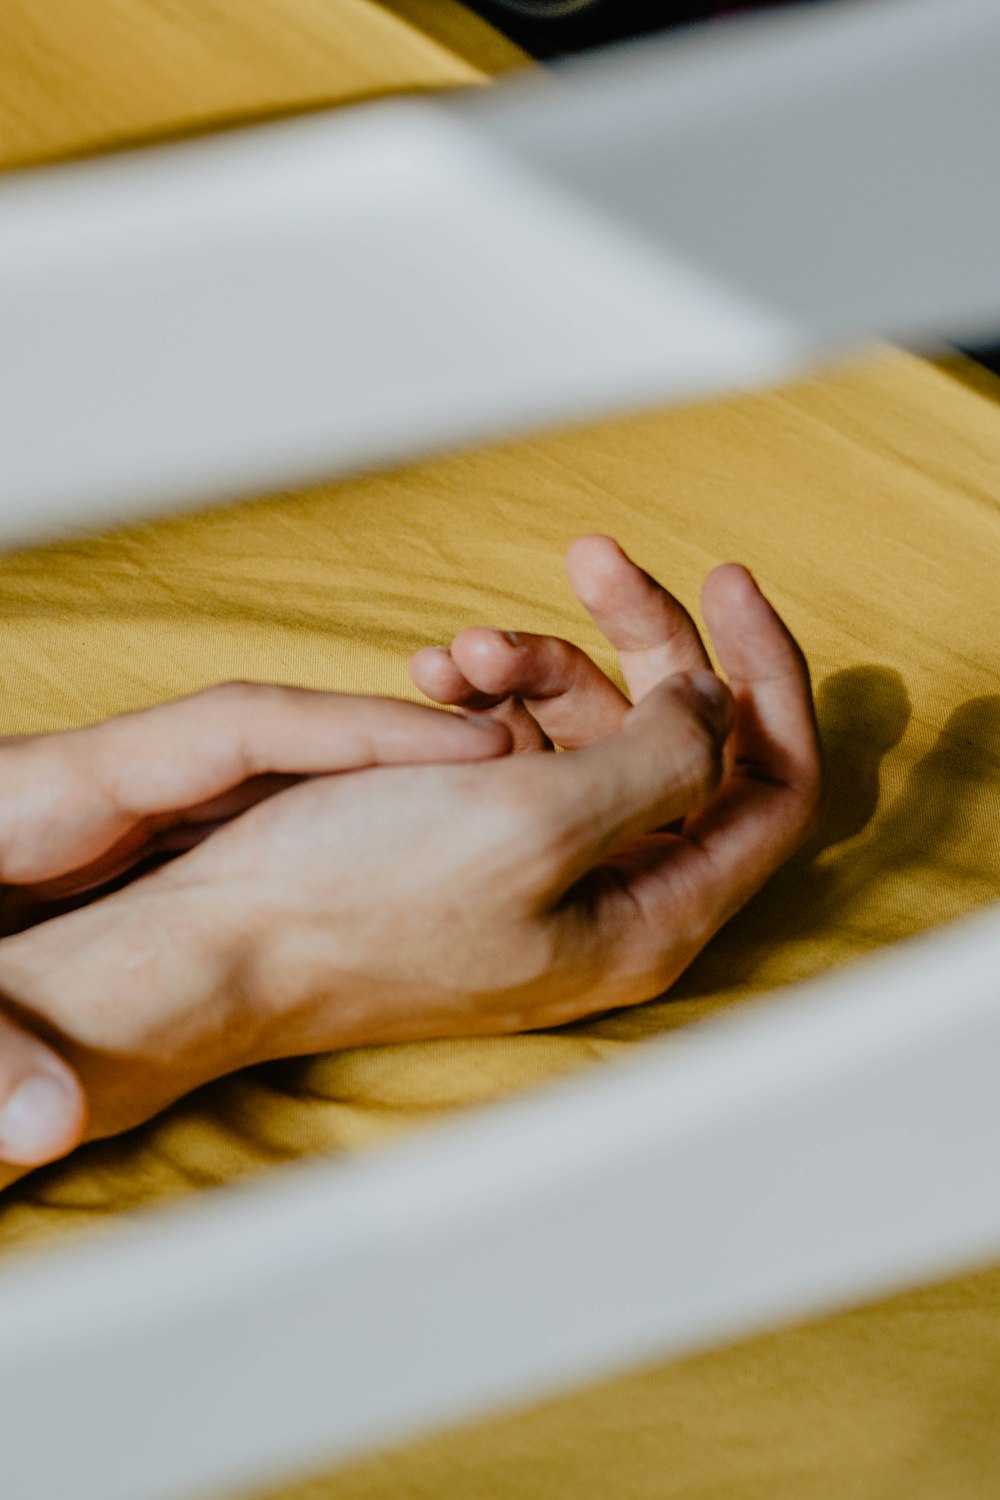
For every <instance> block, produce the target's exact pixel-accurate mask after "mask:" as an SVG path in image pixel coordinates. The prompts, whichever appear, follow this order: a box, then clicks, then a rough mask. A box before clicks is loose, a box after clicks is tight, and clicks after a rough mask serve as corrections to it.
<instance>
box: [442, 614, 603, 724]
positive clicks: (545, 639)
mask: <svg viewBox="0 0 1000 1500" xmlns="http://www.w3.org/2000/svg"><path fill="white" fill-rule="evenodd" d="M451 661H452V663H453V666H454V668H455V670H456V671H458V672H460V673H461V675H462V678H463V680H464V681H465V682H466V683H468V684H469V686H470V687H471V688H473V689H474V690H475V691H477V692H478V693H480V694H481V695H482V697H483V699H485V700H486V701H487V702H489V701H493V702H496V701H498V700H501V699H504V698H509V697H515V698H517V699H519V700H520V701H521V702H522V703H523V705H524V708H525V709H526V710H528V711H529V712H530V714H531V716H532V717H533V719H534V720H535V722H536V723H537V724H538V725H539V727H540V728H541V730H542V732H543V733H544V734H545V735H546V736H548V738H549V739H551V740H554V741H555V742H556V743H557V744H559V745H562V746H563V747H564V748H565V749H567V750H575V749H577V748H579V747H580V746H582V745H586V744H589V743H590V742H591V741H593V740H598V739H603V738H604V737H605V736H607V735H609V734H614V733H615V732H616V731H617V730H618V729H620V728H621V725H622V723H623V721H624V718H625V715H626V714H627V712H628V710H629V708H630V707H631V704H630V703H629V700H628V699H627V698H626V697H625V696H624V694H623V693H621V692H619V690H618V688H616V687H615V685H614V683H613V682H610V681H609V679H608V678H607V677H605V675H604V673H603V672H602V671H601V669H600V667H598V666H597V664H596V663H595V662H593V661H591V659H590V657H589V656H588V655H587V654H586V652H585V651H581V650H580V648H579V647H578V646H574V645H572V644H571V643H570V642H569V641H563V640H560V639H558V638H557V637H556V636H548V635H530V634H527V633H524V632H520V633H518V634H514V633H513V632H508V631H500V630H486V629H483V628H480V627H476V628H474V629H472V630H463V631H462V633H461V634H460V635H457V636H456V637H455V639H454V641H453V642H452V644H451Z"/></svg>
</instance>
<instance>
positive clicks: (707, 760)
mask: <svg viewBox="0 0 1000 1500" xmlns="http://www.w3.org/2000/svg"><path fill="white" fill-rule="evenodd" d="M677 753H678V759H679V770H680V773H681V777H682V779H683V781H684V782H685V784H686V785H687V786H689V787H690V788H691V790H692V792H693V793H694V795H695V797H696V799H697V801H699V802H704V801H707V800H708V798H709V797H711V795H712V794H713V792H715V791H716V789H717V788H718V786H719V783H720V782H721V780H722V772H723V746H722V741H721V740H720V738H719V735H718V733H717V732H716V731H715V730H714V729H713V728H712V727H711V726H710V725H709V724H707V723H705V721H704V720H703V719H700V718H698V717H697V716H694V717H692V718H691V719H690V720H689V721H688V724H687V727H686V730H685V732H684V734H683V736H682V737H681V740H680V743H679V744H678V746H677Z"/></svg>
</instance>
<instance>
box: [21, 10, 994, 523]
mask: <svg viewBox="0 0 1000 1500" xmlns="http://www.w3.org/2000/svg"><path fill="white" fill-rule="evenodd" d="M998 136H1000V6H997V5H996V4H995V3H994V0H871V3H869V4H850V3H847V4H844V5H843V6H831V7H830V8H829V10H827V8H826V7H817V8H816V9H815V11H811V12H810V13H809V14H808V15H804V16H795V15H793V16H791V17H790V18H783V19H774V18H772V19H770V20H763V21H758V22H757V23H755V24H749V23H748V24H746V25H742V26H732V27H729V26H726V27H721V28H719V30H718V33H717V34H715V33H711V34H706V35H703V36H689V37H686V38H681V39H680V40H679V41H674V40H670V39H667V40H664V41H661V42H659V43H651V44H649V45H648V46H646V47H639V48H635V49H625V50H623V51H622V52H620V53H618V52H614V53H612V54H611V55H610V58H609V59H604V60H602V61H598V62H588V63H586V64H578V65H577V66H575V67H573V68H569V69H567V70H565V71H564V72H561V73H559V74H557V75H556V76H550V75H547V76H545V77H544V78H536V79H532V80H531V81H514V82H510V83H507V84H505V85H503V86H500V87H498V88H496V89H495V90H490V91H487V92H484V93H482V94H479V93H477V94H476V95H475V97H472V98H468V99H465V100H463V101H460V102H454V103H432V102H429V101H427V100H422V101H416V100H413V101H405V102H404V101H394V102H389V103H385V104H379V105H371V106H365V107H363V108H359V109H354V110H350V111H345V112H341V113H336V114H332V115H327V116H319V117H316V118H311V119H305V120H297V121H293V122H286V123H283V124H278V125H272V126H268V127H261V128H258V129H254V130H247V131H242V132H235V133H233V134H230V135H226V136H223V137H217V138H214V139H208V140H205V141H200V142H192V143H188V144H184V145H178V146H170V147H163V148H159V149H155V150H149V151H142V152H134V153H129V154H127V155H123V156H120V157H116V158H113V159H108V160H104V161H99V162H90V163H82V164H77V165H74V166H68V167H64V168H49V169H46V170H44V171H39V172H33V173H22V174H13V175H12V176H11V177H9V178H8V179H7V180H6V181H4V182H0V333H2V337H0V439H2V440H0V543H6V544H16V543H18V542H20V541H24V540H28V539H31V538H35V537H44V536H49V535H56V534H58V532H59V531H60V530H61V529H62V530H65V529H67V528H69V529H73V528H77V527H85V526H92V525H98V524H105V523H111V522H115V521H122V520H127V519H130V518H133V517H139V516H142V515H144V514H148V513H154V512H157V511H159V510H162V509H164V508H169V507H170V506H172V505H178V504H181V505H191V504H196V503H205V502H207V501H209V500H211V499H217V498H225V497H227V496H231V495H233V494H236V493H242V492H250V491H255V490H263V489H267V488H270V487H275V486H280V485H283V484H291V483H300V482H306V481H308V480H310V479H313V478H316V477H319V476H321V475H332V474H337V473H343V472H347V471H350V470H352V469H356V468H359V467H364V466H369V465H373V464H383V463H386V462H390V461H397V460H399V459H401V458H404V457H407V456H409V455H413V454H419V453H426V452H430V451H433V450H436V449H440V448H442V447H445V446H447V445H451V444H455V443H459V442H466V441H471V440H475V439H479V438H483V437H489V436H493V435H496V434H500V433H506V432H510V431H519V430H526V429H530V428H538V427H542V426H545V425H546V424H550V423H554V422H562V421H569V420H574V419H579V418H583V417H586V416H588V415H593V414H595V413H599V412H603V411H607V410H611V409H614V408H621V407H626V406H632V405H635V404H637V403H640V402H648V401H653V400H690V399H694V398H698V397H701V396H704V395H706V394H709V393H711V392H714V391H717V390H729V389H733V388H735V387H739V386H743V385H747V384H752V383H754V382H760V381H770V380H774V379H777V378H779V377H781V376H784V375H787V374H790V373H791V372H792V371H793V370H795V369H798V368H800V367H802V366H804V365H807V364H808V363H809V362H810V361H812V360H815V359H820V358H826V357H829V356H830V354H831V353H832V352H834V351H836V350H838V349H839V348H841V347H842V346H843V345H844V344H845V343H846V342H849V341H851V340H854V339H856V338H858V337H861V336H867V335H870V334H873V333H878V334H900V335H904V334H905V335H914V336H917V335H922V334H925V333H927V332H929V331H935V332H937V333H942V332H951V331H952V330H955V331H959V330H961V329H968V328H972V327H975V326H980V325H984V324H986V325H989V324H990V322H991V320H992V321H994V322H995V320H996V319H997V318H1000V256H998V255H997V254H996V246H997V244H1000V192H998V191H997V186H998V184H997V168H996V151H995V141H996V140H997V138H998Z"/></svg>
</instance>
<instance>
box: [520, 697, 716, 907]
mask: <svg viewBox="0 0 1000 1500" xmlns="http://www.w3.org/2000/svg"><path fill="white" fill-rule="evenodd" d="M732 722H733V700H732V695H731V694H730V692H729V689H728V688H727V687H726V685H725V683H724V682H722V681H721V679H720V678H718V677H716V676H715V674H714V673H712V672H706V671H693V672H678V673H676V674H674V675H673V676H671V677H668V678H666V679H664V681H663V682H661V683H660V684H659V685H658V686H657V687H655V688H653V689H652V690H651V691H650V692H649V693H648V694H647V696H646V697H645V698H644V699H643V700H642V702H641V703H639V704H637V705H636V707H635V708H633V709H631V710H630V712H629V714H628V717H627V718H626V720H625V723H624V725H623V726H622V728H621V729H620V730H619V732H618V733H617V734H615V735H612V736H611V737H610V738H608V739H606V740H602V741H600V743H598V744H596V745H590V746H588V747H586V748H585V749H583V750H576V751H569V752H567V753H566V754H564V755H560V756H557V757H555V759H554V760H553V761H552V762H551V774H550V780H551V783H552V785H551V786H550V788H549V792H550V800H549V802H548V810H549V814H550V816H551V819H552V824H551V825H550V826H551V828H552V832H553V834H554V836H555V839H556V840H557V842H558V846H559V849H560V861H559V870H558V886H559V894H560V895H561V894H563V893H564V892H565V891H566V890H567V889H568V888H569V887H570V886H571V885H572V884H573V883H574V882H575V881H577V880H579V879H580V878H581V876H583V875H585V874H586V873H587V871H588V870H590V869H592V868H593V867H594V866H595V865H597V864H599V863H600V862H601V861H602V860H604V859H606V858H607V857H608V855H610V854H612V853H613V852H614V851H615V850H616V849H619V848H621V847H622V845H623V844H626V843H628V842H630V841H631V840H632V839H634V838H638V837H639V836H640V835H641V834H643V833H649V832H652V831H653V830H654V829H662V828H663V827H664V826H665V825H666V824H669V823H673V822H675V821H676V820H677V819H679V818H683V817H685V816H686V815H687V814H688V813H690V812H692V811H693V810H694V809H695V808H697V807H701V806H703V805H704V803H706V802H707V801H708V800H709V798H710V797H711V796H712V794H713V792H714V791H715V790H716V788H717V786H718V784H719V781H720V779H721V776H722V751H723V746H724V745H725V742H726V739H727V738H728V735H729V731H730V728H731V727H732ZM559 773H561V775H560V774H559Z"/></svg>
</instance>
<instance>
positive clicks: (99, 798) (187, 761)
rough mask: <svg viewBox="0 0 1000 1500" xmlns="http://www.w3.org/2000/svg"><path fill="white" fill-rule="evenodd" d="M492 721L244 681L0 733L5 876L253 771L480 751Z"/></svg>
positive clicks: (78, 849) (505, 736) (94, 852)
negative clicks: (4, 742)
mask: <svg viewBox="0 0 1000 1500" xmlns="http://www.w3.org/2000/svg"><path fill="white" fill-rule="evenodd" d="M509 748H510V735H509V732H508V731H507V730H506V729H505V728H504V727H503V726H502V725H500V724H493V723H490V722H488V721H486V722H484V721H482V720H467V719H464V718H460V717H458V716H457V715H454V714H444V713H440V712H439V711H438V710H436V709H432V708H427V707H423V706H420V705H418V704H413V703H404V702H401V701H397V700H395V699H390V698H367V697H352V696H347V695H343V694H335V693H318V692H310V691H308V690H307V689H304V688H288V687H270V686H263V685H261V686H257V685H251V684H245V683H235V684H226V685H224V686H222V687H218V688H210V689H208V690H207V691H205V692H202V693H198V694H195V695H194V696H192V697H190V698H182V699H179V700H177V701H176V702H173V703H166V704H163V705H161V706H159V707H157V708H152V709H149V710H147V711H145V712H142V713H136V714H127V715H124V716H122V717H121V718H117V719H109V720H106V721H105V722H103V723H101V724H96V725H93V726H91V727H90V728H88V729H83V730H78V731H74V732H71V733H68V734H61V735H45V736H40V737H37V738H34V739H29V740H22V741H20V742H19V743H16V744H13V745H9V746H6V747H4V749H3V750H2V752H0V753H2V756H3V767H2V769H3V781H4V796H3V799H2V803H0V881H3V882H6V883H9V884H18V883H34V882H38V881H42V880H46V879H51V878H53V877H56V876H59V875H63V874H65V873H67V872H69V871H70V870H74V869H77V868H80V867H83V866H87V865H89V864H90V863H92V862H93V861H95V860H96V859H98V858H99V857H101V856H103V855H105V854H106V853H107V852H108V851H110V850H113V849H115V847H116V846H117V845H118V844H119V842H120V841H125V842H126V844H128V843H129V842H130V841H131V842H134V841H135V837H136V828H137V825H141V824H142V823H143V821H144V820H148V819H153V820H156V819H158V818H161V817H162V815H164V814H169V813H175V812H180V811H182V810H190V809H193V808H197V807H198V806H200V805H201V804H203V803H209V804H211V803H212V802H213V801H214V800H215V799H217V798H219V797H221V796H222V795H223V794H224V793H226V792H228V791H229V790H230V789H232V788H233V787H236V786H239V785H240V784H242V783H243V782H244V781H247V780H249V779H250V778H253V777H258V776H264V775H270V774H281V775H295V776H301V775H316V774H325V773H330V772H336V771H345V770H354V769H360V768H362V767H366V766H373V765H383V764H385V765H391V764H397V765H398V764H406V763H414V762H419V761H468V760H483V759H488V758H490V757H492V756H495V755H500V754H504V753H505V752H506V751H507V750H509Z"/></svg>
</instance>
